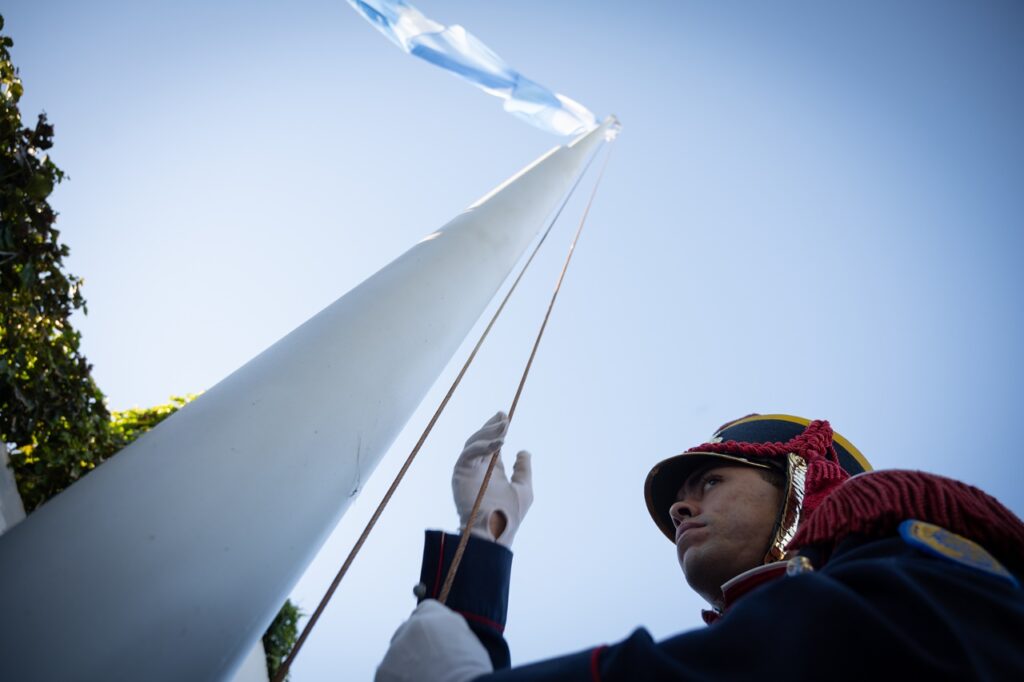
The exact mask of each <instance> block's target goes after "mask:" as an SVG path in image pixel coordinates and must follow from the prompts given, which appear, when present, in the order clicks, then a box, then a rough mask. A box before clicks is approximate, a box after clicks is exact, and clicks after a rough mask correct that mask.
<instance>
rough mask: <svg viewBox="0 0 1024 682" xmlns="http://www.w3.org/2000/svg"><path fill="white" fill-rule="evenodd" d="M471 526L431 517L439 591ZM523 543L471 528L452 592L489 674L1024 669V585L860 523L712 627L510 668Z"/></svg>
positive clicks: (902, 674)
mask: <svg viewBox="0 0 1024 682" xmlns="http://www.w3.org/2000/svg"><path fill="white" fill-rule="evenodd" d="M457 543H458V537H457V536H454V535H446V534H443V533H441V532H439V531H427V538H426V547H425V551H424V558H423V569H422V573H421V581H422V583H423V585H424V586H425V587H426V588H427V589H426V592H427V594H426V597H427V598H436V596H437V593H438V591H439V589H440V583H441V581H443V579H444V575H445V572H446V571H447V568H448V563H449V561H450V560H451V557H452V554H453V553H454V550H455V546H456V544H457ZM511 566H512V553H511V552H510V551H509V550H507V549H506V548H504V547H502V546H501V545H498V544H496V543H492V542H487V541H484V540H478V539H476V538H472V539H471V540H470V543H469V546H468V547H467V551H466V554H465V557H464V559H463V562H462V565H461V566H460V568H459V572H458V574H457V577H456V580H455V583H454V585H453V588H452V593H451V595H450V596H449V599H448V605H449V606H450V607H451V608H453V609H455V610H456V611H458V612H460V613H462V614H463V615H464V616H465V617H466V620H467V621H468V623H469V625H470V627H472V629H473V631H474V632H475V633H476V634H477V636H478V637H479V638H480V641H481V642H482V643H483V644H484V646H485V647H486V648H487V651H488V652H489V653H490V656H491V660H492V662H493V663H494V667H495V671H496V672H495V673H493V674H492V675H488V676H485V677H483V678H481V680H487V681H488V682H499V681H505V680H508V681H512V680H518V681H531V682H532V681H539V680H560V681H566V682H571V681H574V680H579V681H580V682H584V681H586V682H591V681H596V680H604V681H606V682H618V681H623V682H625V681H627V680H628V681H631V682H632V681H634V680H715V681H720V680H761V679H766V678H770V679H782V680H787V681H790V682H792V681H794V680H829V681H834V680H888V679H899V680H907V681H909V680H927V681H928V682H935V681H937V680H958V681H961V680H1024V591H1022V590H1021V588H1020V587H1019V586H1017V585H1014V584H1013V581H1012V580H1008V579H1007V578H1005V577H1000V576H998V575H995V574H993V573H991V572H988V571H985V570H982V569H979V568H975V567H972V566H970V565H967V564H965V563H963V562H959V561H956V560H952V559H947V558H941V557H940V556H937V555H935V554H934V553H929V552H927V551H925V550H923V549H921V548H919V547H916V546H914V545H912V544H910V543H908V542H906V541H904V540H903V539H902V538H900V537H899V536H894V537H888V538H884V539H865V538H858V537H851V538H848V539H847V540H845V541H843V542H842V543H841V544H840V545H839V547H838V548H837V549H836V551H835V552H833V554H832V556H831V558H830V559H829V561H828V562H827V563H826V564H825V565H824V566H823V567H822V568H820V569H819V570H816V571H814V572H810V573H804V574H801V575H795V576H789V577H783V578H780V579H778V580H775V581H773V582H770V583H768V584H765V585H763V586H760V587H758V588H756V589H754V590H753V591H752V592H750V593H749V594H747V595H745V596H744V597H743V598H742V599H740V600H739V601H738V602H737V603H736V604H735V605H734V606H732V607H730V609H729V610H728V612H727V613H726V614H725V615H724V616H722V617H721V618H719V619H718V620H717V621H716V622H715V623H714V624H713V625H711V626H710V627H707V628H704V629H700V630H695V631H692V632H686V633H683V634H681V635H677V636H675V637H671V638H669V639H666V640H663V641H661V642H655V641H654V640H653V639H652V638H651V636H650V634H649V633H648V632H647V631H646V630H644V629H639V630H636V631H635V632H634V633H633V634H632V635H630V636H629V637H628V638H626V639H625V640H623V641H621V642H619V643H617V644H612V645H609V646H600V647H596V648H594V649H590V650H587V651H581V652H579V653H576V654H570V655H568V656H563V657H560V658H553V659H550V660H547V661H543V662H541V663H535V664H531V665H526V666H522V667H518V668H511V669H510V668H509V667H508V666H509V650H508V646H507V644H506V643H505V640H504V638H503V636H502V632H503V630H504V626H505V616H506V611H507V606H508V585H509V575H510V570H511Z"/></svg>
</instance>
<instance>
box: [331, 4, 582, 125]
mask: <svg viewBox="0 0 1024 682" xmlns="http://www.w3.org/2000/svg"><path fill="white" fill-rule="evenodd" d="M348 3H349V4H350V5H352V7H354V8H355V9H356V11H358V12H359V13H360V14H362V15H363V16H364V17H365V18H366V20H367V21H369V22H370V23H371V24H373V25H374V26H376V27H377V30H379V31H380V32H381V33H383V34H384V35H386V36H387V37H388V38H389V39H391V41H392V42H394V43H395V44H396V45H398V46H399V47H400V48H402V50H404V51H405V52H408V53H409V54H412V55H415V56H417V57H419V58H420V59H425V60H427V61H428V62H430V63H432V64H436V65H437V66H440V67H441V68H442V69H447V70H448V71H451V72H452V73H454V74H455V75H457V76H460V77H462V78H464V79H466V80H467V81H469V82H470V83H472V84H474V85H476V86H477V87H478V88H480V89H482V90H484V91H486V92H488V93H490V94H492V95H494V96H496V97H500V98H502V99H503V100H504V101H505V102H504V107H505V111H507V112H509V113H510V114H512V115H514V116H518V117H519V118H521V119H523V120H524V121H527V122H528V123H531V124H533V125H535V126H537V127H538V128H540V129H541V130H546V131H548V132H550V133H555V134H556V135H577V134H579V133H582V132H583V131H585V130H589V129H590V128H593V127H594V126H595V125H597V120H596V118H595V117H594V114H592V113H591V112H590V110H589V109H587V108H586V107H585V106H583V105H582V104H580V103H579V102H576V101H575V100H572V99H569V98H568V97H566V96H564V95H560V94H558V93H557V92H552V91H551V90H548V89H547V88H545V87H544V86H543V85H541V84H539V83H535V82H534V81H532V80H530V79H529V78H526V77H524V76H523V75H522V74H520V73H519V72H518V71H515V70H514V69H512V68H511V67H510V66H509V65H508V64H506V63H505V61H504V60H503V59H502V58H501V57H499V56H498V55H496V54H494V52H492V51H491V50H490V48H488V47H487V46H486V45H484V44H483V43H482V42H480V41H479V40H477V38H476V37H475V36H474V35H473V34H472V33H470V32H469V31H467V30H466V29H464V28H463V27H462V26H459V25H458V24H453V25H451V26H445V25H443V24H439V23H437V22H436V21H433V20H432V19H429V18H427V17H425V16H423V14H422V13H421V12H420V11H419V10H417V9H416V8H415V7H413V6H412V5H410V4H409V3H407V2H404V1H403V0H348Z"/></svg>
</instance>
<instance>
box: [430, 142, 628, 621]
mask: <svg viewBox="0 0 1024 682" xmlns="http://www.w3.org/2000/svg"><path fill="white" fill-rule="evenodd" d="M611 153H612V152H611V147H609V148H608V152H607V153H606V154H605V157H604V163H603V164H602V165H601V172H600V173H599V174H598V176H597V180H596V181H595V182H594V189H593V190H592V191H591V193H590V199H589V200H588V201H587V206H586V208H585V209H584V210H583V215H582V216H581V217H580V224H579V227H577V228H576V234H575V235H573V238H572V242H571V243H570V244H569V253H568V254H566V256H565V262H564V263H563V264H562V271H561V272H560V273H559V275H558V281H557V282H556V283H555V290H554V291H553V292H552V294H551V300H550V301H549V302H548V309H547V312H545V313H544V320H543V321H542V322H541V324H540V329H539V330H538V331H537V337H536V339H534V341H533V348H532V349H531V350H530V357H529V359H528V360H527V361H526V367H525V368H524V369H523V374H522V376H521V377H520V379H519V386H518V387H517V388H516V394H515V397H513V398H512V406H511V407H510V408H509V410H508V421H509V424H511V423H512V417H513V416H514V415H515V413H516V407H517V406H518V405H519V398H520V397H521V396H522V394H523V387H524V386H525V385H526V378H527V376H529V374H530V368H531V367H532V366H533V360H534V358H535V357H536V356H537V348H538V347H539V346H540V341H541V339H542V338H543V336H544V330H545V328H547V326H548V320H549V319H550V318H551V311H552V309H554V307H555V300H556V299H557V298H558V292H559V291H561V289H562V282H564V281H565V273H566V271H568V269H569V263H571V262H572V256H573V253H575V251H576V244H577V242H579V239H580V234H581V233H582V232H583V226H584V224H586V222H587V216H588V215H589V214H590V207H591V206H593V204H594V197H595V196H597V188H598V187H600V185H601V178H603V177H604V171H605V169H606V168H607V167H608V159H609V158H611ZM500 458H501V448H498V449H497V450H495V451H494V452H493V453H491V460H490V462H488V463H487V470H486V471H485V472H484V480H483V482H482V483H481V484H480V491H479V492H478V493H477V495H476V500H475V501H474V502H473V508H472V510H471V511H470V512H469V519H468V520H467V521H466V526H465V527H464V528H463V529H462V533H461V535H460V536H459V545H458V547H456V548H455V555H454V556H453V557H452V563H451V565H450V566H449V567H448V574H447V575H446V576H445V579H444V586H443V587H442V588H441V593H440V595H438V598H437V600H438V601H439V602H441V603H442V604H444V603H445V602H446V601H448V594H449V593H450V592H451V589H452V584H453V583H454V582H455V574H456V573H457V572H458V570H459V564H460V563H462V555H463V554H465V552H466V545H467V544H468V543H469V535H470V530H471V529H472V528H473V523H474V522H475V521H476V517H477V514H478V513H479V512H480V505H481V503H482V502H483V499H484V495H485V494H486V493H487V485H488V484H489V483H490V481H491V474H492V473H493V472H494V467H495V465H496V464H497V463H498V459H500Z"/></svg>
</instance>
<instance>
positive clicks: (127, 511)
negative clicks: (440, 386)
mask: <svg viewBox="0 0 1024 682" xmlns="http://www.w3.org/2000/svg"><path fill="white" fill-rule="evenodd" d="M610 126H614V120H613V119H610V120H609V121H606V122H605V123H604V124H603V125H602V126H600V127H599V128H597V129H595V130H593V131H591V132H590V133H587V134H585V135H583V136H581V137H580V138H578V139H577V140H575V141H574V142H573V143H571V144H569V145H566V146H561V147H557V148H555V149H554V150H552V151H551V152H548V153H547V154H545V155H544V156H542V157H540V158H539V159H538V160H537V161H535V162H534V163H533V164H531V165H530V166H528V167H527V168H525V169H524V170H522V171H520V172H519V173H517V174H516V175H515V176H513V177H512V178H510V179H509V180H507V181H506V182H505V183H503V184H502V185H500V186H499V187H498V188H496V189H495V190H494V191H493V192H491V193H490V194H488V195H487V196H486V197H484V198H483V199H481V200H480V201H478V202H477V203H475V204H474V205H473V206H471V207H470V208H469V209H467V210H466V211H464V212H462V213H460V214H459V215H458V216H456V217H455V218H454V219H453V220H452V221H451V222H449V223H448V224H447V225H445V226H444V227H443V228H441V229H440V230H438V231H437V232H434V233H432V234H430V235H428V236H427V237H426V238H424V239H423V240H422V241H421V242H420V243H418V244H416V245H415V246H414V247H413V248H411V249H409V250H408V251H407V252H405V253H404V254H403V255H401V256H399V257H398V258H397V259H395V260H394V261H393V262H391V263H390V264H389V265H387V266H385V267H384V268H382V269H381V270H380V271H378V272H377V273H376V274H374V275H373V276H372V277H370V278H369V279H367V280H366V281H364V282H363V283H362V284H360V285H359V286H357V287H356V288H354V289H353V290H352V291H350V292H349V293H347V294H345V295H344V296H342V297H341V298H340V299H338V300H337V301H335V302H334V303H333V304H331V305H330V306H328V307H327V308H325V309H324V310H322V311H321V312H320V313H318V314H317V315H315V316H314V317H313V318H311V319H310V320H308V321H307V322H305V323H304V324H302V325H301V326H299V327H298V328H297V329H295V330H294V331H292V332H291V333H290V334H288V335H287V336H285V337H284V338H283V339H281V340H280V341H278V342H277V343H275V344H274V345H273V346H271V347H270V348H268V349H267V350H265V351H264V352H263V353H261V354H260V355H258V356H256V357H255V358H253V359H252V360H250V361H249V362H248V363H246V364H245V365H244V366H242V367H241V368H240V369H238V370H236V371H235V372H234V373H232V374H231V375H230V376H228V377H227V378H226V379H224V380H222V381H221V382H220V383H218V384H217V385H216V386H214V387H213V388H212V389H210V390H209V391H207V392H206V393H205V394H203V395H201V396H200V397H199V398H197V399H196V400H195V401H194V402H192V403H191V404H189V405H187V406H186V407H184V408H183V409H182V410H180V411H179V412H177V413H176V414H174V415H172V416H171V417H170V418H168V419H167V420H166V421H164V422H163V423H161V424H160V425H158V426H157V427H156V428H155V429H153V430H152V431H151V432H149V433H147V434H145V435H144V436H142V437H141V438H140V439H139V440H137V441H136V442H134V443H132V444H131V445H130V446H128V447H127V448H125V450H124V451H123V452H121V453H119V454H118V455H117V456H116V457H115V458H113V459H112V460H110V461H109V462H107V463H105V464H104V465H103V466H101V467H99V468H98V469H96V471H94V472H93V473H91V474H89V476H87V477H85V478H84V479H82V480H81V481H79V482H78V483H76V484H74V485H73V486H71V487H70V488H69V489H68V490H66V491H65V492H63V493H61V494H60V495H58V496H57V497H56V498H54V499H53V500H51V501H50V502H49V503H47V504H46V505H44V506H43V507H42V508H40V509H39V510H38V511H36V512H35V513H33V514H32V515H31V516H30V517H29V518H27V519H26V520H25V521H23V522H22V523H20V524H19V525H17V526H15V527H14V528H13V529H11V531H10V532H8V533H7V534H5V535H4V536H3V537H0V614H2V615H0V679H4V680H8V679H9V680H18V681H19V682H30V681H34V680H39V681H40V682H44V681H45V682H51V681H53V680H62V681H64V680H104V681H114V680H132V681H136V680H147V682H159V681H161V680H167V681H171V680H173V681H174V682H179V681H180V680H224V679H227V678H229V677H230V675H231V674H232V672H233V671H234V670H235V668H236V667H237V666H238V665H239V664H240V663H241V661H242V659H243V658H244V656H245V654H247V653H248V652H249V650H250V649H251V648H252V646H253V645H254V643H255V642H256V641H257V640H258V638H259V637H260V636H261V635H262V633H263V631H264V630H265V629H266V627H267V625H268V624H269V622H270V620H271V619H272V618H273V616H274V614H275V613H276V611H277V609H278V608H279V607H280V605H281V604H282V603H283V602H284V600H285V598H286V597H287V595H288V593H289V591H290V589H291V588H292V586H293V585H294V584H295V582H296V581H297V580H298V579H299V577H300V576H301V574H302V572H303V571H304V570H305V568H306V566H307V564H308V563H309V562H310V561H311V560H312V558H313V557H314V555H315V554H316V552H317V550H318V549H319V548H320V546H321V544H322V543H323V542H324V540H325V539H326V538H327V536H328V535H329V533H330V532H331V530H332V529H333V528H334V526H335V524H336V523H337V521H338V519H339V518H340V517H341V515H342V514H343V513H344V512H345V509H346V508H347V507H348V504H349V502H350V501H351V499H352V498H353V497H354V496H355V495H356V492H357V491H358V489H359V488H360V487H361V482H364V481H366V479H367V478H368V477H369V475H370V474H371V473H372V471H373V469H374V468H375V467H376V465H377V463H378V461H379V460H380V458H381V457H382V456H383V454H384V453H385V451H386V450H387V449H388V447H389V446H390V445H391V443H392V441H393V440H394V438H395V437H396V436H397V434H398V432H399V431H400V430H401V428H402V427H403V426H404V424H405V422H406V421H407V420H408V419H409V417H410V416H411V414H412V413H413V410H414V409H415V408H416V407H417V405H418V404H419V403H420V401H421V400H422V399H423V397H424V395H425V394H426V392H427V390H428V389H429V388H430V386H431V385H432V384H433V383H434V381H435V380H436V379H437V377H438V376H439V374H440V373H441V371H442V370H443V369H444V367H445V366H446V364H447V363H448V361H449V360H450V359H451V357H452V355H453V354H454V353H455V351H456V350H457V349H458V347H459V345H460V343H461V342H462V340H463V338H464V337H465V335H466V334H467V333H468V332H469V331H470V329H471V328H472V327H473V325H474V324H475V322H476V321H477V319H478V317H479V316H480V314H481V313H482V312H483V310H484V309H485V308H486V306H487V304H488V302H489V301H490V300H491V298H492V297H493V295H494V293H495V292H496V291H497V290H498V288H499V287H500V285H501V283H502V281H504V279H505V277H506V276H507V275H508V273H509V272H510V271H511V269H512V267H513V266H514V265H515V263H516V261H517V260H518V259H519V257H520V256H521V255H522V253H523V251H524V250H525V249H526V247H527V246H528V245H529V243H530V241H531V239H532V238H533V237H534V235H535V234H536V233H537V232H538V230H539V229H540V228H541V227H542V226H543V225H544V223H545V219H546V218H547V217H549V215H550V214H552V213H553V211H554V210H555V209H556V207H557V205H558V203H559V201H560V200H561V199H562V197H563V196H564V195H565V194H566V193H567V192H568V190H569V188H570V187H571V185H572V183H573V181H574V180H575V179H576V177H577V176H578V174H579V173H580V172H581V170H582V168H583V167H584V165H585V163H586V161H587V159H588V158H589V157H590V156H591V154H592V153H593V152H594V151H595V150H596V149H597V147H598V146H599V144H600V142H601V141H602V139H603V136H604V135H605V133H606V131H607V129H608V128H609V127H610Z"/></svg>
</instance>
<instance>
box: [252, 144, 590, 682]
mask: <svg viewBox="0 0 1024 682" xmlns="http://www.w3.org/2000/svg"><path fill="white" fill-rule="evenodd" d="M593 161H594V157H591V159H590V160H589V161H587V164H586V166H584V168H583V172H581V173H580V175H579V177H578V178H576V181H575V182H574V183H573V185H572V187H571V188H570V189H569V192H568V193H567V194H566V196H565V199H564V200H563V201H562V203H561V205H560V206H559V207H558V210H557V211H556V212H555V214H554V215H553V216H552V218H551V220H550V221H548V225H547V227H546V228H545V229H544V232H543V233H542V234H541V237H540V239H539V240H538V241H537V244H536V246H534V247H533V251H532V252H531V253H530V256H529V258H527V259H526V262H525V263H523V267H522V268H520V270H519V274H518V275H516V278H515V280H513V282H512V284H511V286H510V287H509V289H508V291H507V292H506V293H505V297H504V298H503V299H502V301H501V303H500V304H499V305H498V307H497V308H496V309H495V311H494V314H493V315H492V316H491V319H490V321H488V323H487V326H486V327H485V328H484V330H483V332H481V334H480V338H479V339H477V342H476V345H474V346H473V350H472V351H470V353H469V355H468V356H467V357H466V360H465V362H464V363H463V364H462V367H461V369H459V372H458V374H457V375H456V376H455V379H454V380H453V381H452V384H451V386H449V388H448V391H447V392H446V393H445V395H444V398H442V399H441V402H440V403H439V404H438V406H437V409H436V410H435V411H434V414H433V415H432V416H431V417H430V420H429V421H428V422H427V425H426V427H425V428H424V429H423V433H421V434H420V437H419V439H418V440H417V441H416V444H415V445H414V446H413V448H412V450H411V451H410V452H409V455H408V457H406V459H405V462H404V463H403V464H402V466H401V468H400V469H399V470H398V473H397V474H396V475H395V478H394V480H393V481H392V482H391V485H390V486H389V487H388V489H387V492H385V493H384V496H383V497H382V498H381V501H380V503H379V504H378V505H377V508H376V509H375V510H374V512H373V514H372V515H371V516H370V520H369V521H368V522H367V523H366V526H365V527H364V528H363V531H362V533H360V534H359V538H358V539H357V540H356V542H355V544H354V545H353V546H352V549H351V551H350V552H349V554H348V556H347V557H346V558H345V561H344V562H343V563H342V565H341V568H340V569H339V570H338V573H337V575H335V576H334V580H332V581H331V584H330V586H329V587H328V588H327V591H326V592H325V593H324V596H323V598H322V599H321V600H320V603H319V604H317V607H316V609H315V610H314V611H313V613H312V615H310V617H309V620H308V621H306V625H305V626H304V627H303V629H302V632H301V634H300V635H299V637H298V639H296V640H295V646H293V647H292V649H291V651H290V652H289V653H288V656H287V658H285V660H284V662H283V663H282V664H281V667H279V668H278V669H277V673H276V674H275V675H274V679H273V680H272V682H283V680H284V679H285V678H286V677H287V676H288V671H289V670H290V669H291V666H292V663H293V662H294V661H295V657H296V656H298V653H299V650H300V649H301V648H302V645H303V644H304V643H305V642H306V639H307V638H308V637H309V635H310V633H311V632H312V631H313V627H314V626H315V625H316V623H317V621H318V620H319V619H320V616H321V615H322V614H323V612H324V609H325V608H326V607H327V604H328V602H330V600H331V597H333V596H334V593H335V591H337V589H338V586H339V585H340V584H341V581H342V578H344V577H345V574H346V573H348V570H349V568H350V567H351V565H352V562H353V561H355V558H356V556H357V555H358V554H359V551H360V550H361V549H362V547H363V544H365V542H366V539H367V538H368V537H369V536H370V532H371V531H372V530H373V528H374V526H376V524H377V521H378V520H379V519H380V516H381V514H382V513H383V512H384V509H385V508H386V507H387V505H388V503H389V502H390V501H391V498H392V497H393V496H394V494H395V491H396V490H397V489H398V486H399V484H400V483H401V482H402V479H403V478H405V474H406V472H408V470H409V468H410V467H411V466H412V463H413V460H415V459H416V455H418V454H419V452H420V449H422V447H423V444H424V443H425V442H426V440H427V436H429V435H430V432H431V431H433V429H434V426H435V424H437V420H438V419H439V418H440V417H441V413H442V412H444V409H445V408H446V407H447V406H448V403H449V401H450V400H451V398H452V396H453V395H454V394H455V389H456V388H458V386H459V384H460V383H462V378H463V377H464V376H465V374H466V371H467V370H468V369H469V366H470V365H471V364H472V363H473V360H474V359H475V358H476V355H477V352H478V351H479V350H480V347H481V346H483V343H484V340H485V339H486V338H487V336H488V335H489V334H490V332H491V328H492V327H494V324H495V323H496V322H497V321H498V317H499V316H500V315H501V313H502V311H503V310H504V309H505V305H506V304H507V303H508V301H509V299H510V298H511V297H512V293H513V292H514V291H515V290H516V287H518V286H519V282H520V281H521V280H522V279H523V275H525V274H526V270H527V269H528V268H529V267H530V264H531V263H532V262H533V259H534V257H535V256H536V255H537V252H539V251H540V247H541V246H543V245H544V242H545V241H546V240H547V238H548V235H549V234H551V230H552V228H553V227H554V226H555V223H556V222H558V219H559V217H560V216H561V215H562V211H563V210H564V209H565V207H566V205H567V204H568V203H569V200H570V199H571V198H572V196H573V194H574V193H575V192H576V188H577V187H578V186H579V184H580V182H581V181H582V180H583V177H584V176H585V175H586V174H587V171H588V170H589V169H590V166H591V164H592V163H593ZM607 163H608V158H607V156H606V157H605V165H607ZM601 174H602V175H603V174H604V168H603V167H602V169H601ZM598 183H600V177H599V178H598ZM594 189H595V192H596V189H597V188H596V185H595V188H594ZM590 200H591V202H593V195H591V199H590ZM589 208H590V205H589V204H588V205H587V210H589ZM580 227H581V228H582V223H581V225H580ZM576 237H577V239H578V238H579V233H578V231H577V235H576ZM573 245H575V240H573ZM564 276H565V271H564V269H563V272H562V277H564ZM559 285H561V277H560V278H559ZM556 293H557V292H556ZM552 303H554V301H553V300H552ZM550 314H551V308H550V306H549V308H548V316H549V315H550ZM544 322H545V324H546V323H547V316H545V319H544ZM538 341H539V338H538ZM536 352H537V346H536V344H534V348H533V352H532V353H531V354H530V363H532V362H533V356H534V355H535V354H536ZM527 371H529V366H527ZM525 379H526V377H525V374H524V376H523V380H522V381H520V384H519V390H517V391H516V397H515V400H513V402H512V409H511V410H510V412H509V419H511V418H512V414H513V413H514V411H515V406H516V403H518V401H519V395H520V393H521V392H522V389H523V383H524V382H525ZM493 468H494V462H493V461H492V462H491V464H490V467H489V468H488V470H487V474H486V478H485V482H484V485H485V486H486V481H487V479H489V478H490V474H491V471H492V470H493ZM484 490H486V487H485V488H482V489H481V493H480V496H478V498H477V504H476V505H475V506H474V508H473V513H474V515H475V514H476V512H477V511H478V509H479V501H480V498H481V497H482V495H483V491H484ZM460 547H462V549H463V551H465V548H464V546H463V545H462V544H460ZM452 577H453V578H454V575H453V576H452ZM446 584H447V583H446ZM444 596H445V597H447V594H446V593H445V595H444ZM442 603H444V600H442Z"/></svg>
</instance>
